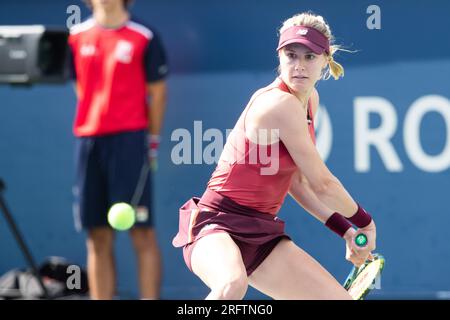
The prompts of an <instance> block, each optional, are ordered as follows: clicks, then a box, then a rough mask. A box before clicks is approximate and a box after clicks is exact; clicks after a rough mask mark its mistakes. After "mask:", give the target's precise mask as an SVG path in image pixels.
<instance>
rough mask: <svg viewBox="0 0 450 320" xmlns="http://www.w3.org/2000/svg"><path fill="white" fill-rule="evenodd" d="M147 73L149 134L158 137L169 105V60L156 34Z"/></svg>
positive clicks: (147, 55) (149, 49) (148, 54)
mask: <svg viewBox="0 0 450 320" xmlns="http://www.w3.org/2000/svg"><path fill="white" fill-rule="evenodd" d="M144 62H145V72H146V77H147V94H148V98H149V108H150V109H149V112H148V115H149V132H150V134H152V135H156V136H158V135H159V134H160V133H161V128H162V123H163V120H164V114H165V110H166V104H167V85H166V80H165V79H166V77H167V74H168V67H167V59H166V53H165V50H164V47H163V45H162V42H161V39H160V37H159V36H158V34H157V33H156V32H153V37H152V39H150V42H149V44H148V46H147V48H146V52H145V61H144Z"/></svg>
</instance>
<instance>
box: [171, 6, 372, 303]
mask: <svg viewBox="0 0 450 320" xmlns="http://www.w3.org/2000/svg"><path fill="white" fill-rule="evenodd" d="M332 41H333V37H332V35H331V31H330V27H329V26H328V25H327V23H326V22H325V21H324V19H323V18H322V17H321V16H318V15H314V14H312V13H309V12H308V13H301V14H298V15H295V16H293V17H291V18H290V19H288V20H286V21H285V22H284V23H283V26H282V27H281V29H280V37H279V45H278V48H277V51H278V56H279V63H280V66H279V76H278V77H277V78H276V79H275V81H274V82H273V83H272V84H270V85H269V86H267V87H265V88H263V89H260V90H258V91H257V92H256V93H255V94H254V95H253V96H252V98H251V99H250V102H249V103H248V105H247V106H246V108H245V109H244V111H243V113H242V114H241V116H240V118H239V119H238V121H237V123H236V125H235V127H234V129H233V131H232V133H231V134H230V135H229V137H228V140H227V143H226V145H225V148H224V151H223V153H222V154H221V157H220V160H219V163H218V165H217V168H216V170H215V171H214V173H213V174H212V177H211V179H210V181H209V182H208V187H207V188H206V191H205V193H204V194H203V196H202V197H201V198H200V199H199V198H192V199H190V200H189V201H187V202H186V203H185V204H184V205H183V206H182V207H181V208H180V225H179V232H178V234H177V235H176V237H175V238H174V240H173V244H174V246H176V247H183V255H184V258H185V261H186V264H187V265H188V267H189V269H190V270H192V271H193V272H194V273H195V274H196V275H197V276H198V277H199V278H200V279H201V280H202V281H203V282H204V283H205V284H206V285H207V286H208V287H209V288H210V289H211V292H210V293H209V295H208V296H207V297H206V298H207V299H242V298H243V297H244V296H245V293H246V291H247V288H248V285H251V286H253V287H254V288H256V289H257V290H259V291H261V292H263V293H264V294H266V295H268V296H270V297H272V298H274V299H350V296H349V294H348V293H347V291H346V290H345V289H344V288H343V287H342V286H341V285H340V284H339V283H338V282H337V281H336V279H335V278H334V277H333V276H332V275H331V274H330V273H328V272H327V271H326V270H325V269H324V268H323V267H322V266H321V265H320V264H319V263H318V262H317V261H316V260H315V259H314V258H312V257H311V256H310V255H309V254H307V253H306V252H305V251H304V250H302V249H301V248H300V247H298V246H297V245H296V244H295V243H294V242H293V241H292V240H291V239H290V238H289V236H288V235H287V234H286V233H285V228H284V222H283V221H282V220H280V219H279V218H278V217H277V213H278V211H279V209H280V207H281V206H282V203H283V201H284V199H285V196H286V194H287V193H290V195H291V196H292V197H293V198H294V199H295V200H296V201H297V202H298V203H299V204H300V205H302V206H303V208H304V209H305V210H306V211H308V212H309V213H311V214H312V215H314V216H315V217H316V218H318V219H319V220H320V221H322V222H323V223H325V225H326V226H328V227H329V228H330V229H331V230H333V231H334V232H336V233H337V234H339V235H340V236H342V237H343V238H344V239H345V240H346V247H347V253H346V258H347V260H349V261H351V262H353V263H354V264H355V265H361V264H362V263H363V262H364V261H365V260H366V259H367V258H368V257H369V255H370V252H371V251H372V250H374V249H375V240H376V228H375V223H374V222H373V220H372V218H371V216H370V215H369V214H368V213H367V212H366V211H365V210H364V209H363V208H362V207H361V206H360V205H358V204H357V203H356V202H355V201H354V200H353V199H352V197H351V196H350V195H349V193H348V192H347V191H346V189H345V188H344V187H343V186H342V184H341V183H340V181H339V180H338V179H337V178H336V177H335V176H333V174H332V173H331V172H330V171H329V170H328V168H327V167H326V165H325V164H324V162H323V161H322V159H321V158H320V156H319V154H318V152H317V150H316V148H315V145H314V143H315V137H314V121H313V119H314V114H315V112H316V110H317V108H318V105H319V95H318V93H317V91H316V89H315V85H316V83H317V81H318V80H319V79H321V78H327V77H329V75H331V76H333V77H334V78H335V79H338V78H339V77H341V76H343V73H344V70H343V68H342V66H341V65H340V64H338V63H337V62H335V61H334V59H333V54H334V53H335V52H336V50H339V47H338V46H335V45H331V42H332ZM263 155H266V156H268V157H264V156H263ZM267 158H269V159H267ZM352 224H353V225H355V226H356V227H357V228H359V229H360V230H358V232H359V231H362V232H364V233H365V234H366V236H367V238H368V244H367V246H365V247H364V248H358V247H357V246H356V245H355V244H354V237H355V232H356V231H355V229H354V228H353V227H352Z"/></svg>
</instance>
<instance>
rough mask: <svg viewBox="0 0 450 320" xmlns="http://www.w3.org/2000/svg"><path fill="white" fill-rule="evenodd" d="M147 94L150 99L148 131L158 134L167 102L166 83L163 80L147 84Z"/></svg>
mask: <svg viewBox="0 0 450 320" xmlns="http://www.w3.org/2000/svg"><path fill="white" fill-rule="evenodd" d="M147 94H148V96H149V100H150V108H149V113H148V115H149V132H150V134H152V135H159V134H160V132H161V128H162V123H163V120H164V114H165V111H166V104H167V85H166V81H165V80H159V81H156V82H152V83H148V84H147Z"/></svg>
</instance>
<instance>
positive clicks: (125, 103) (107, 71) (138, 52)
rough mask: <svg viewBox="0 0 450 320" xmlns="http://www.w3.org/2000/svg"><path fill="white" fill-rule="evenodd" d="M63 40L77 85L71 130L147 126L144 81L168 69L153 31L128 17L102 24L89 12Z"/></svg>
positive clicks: (85, 133) (104, 131)
mask: <svg viewBox="0 0 450 320" xmlns="http://www.w3.org/2000/svg"><path fill="white" fill-rule="evenodd" d="M69 46H70V49H71V50H70V52H71V58H72V67H73V73H74V76H75V78H76V81H77V91H78V106H77V112H76V116H75V123H74V134H75V135H76V136H78V137H82V136H98V135H105V134H112V133H118V132H123V131H133V130H141V129H145V128H147V127H148V103H147V92H146V84H147V83H149V82H154V81H158V80H161V79H163V78H164V77H165V76H166V75H167V73H168V68H167V64H166V55H165V52H164V48H163V47H162V44H161V41H160V40H159V37H158V36H157V34H156V33H155V31H154V30H151V29H150V28H148V27H146V26H144V25H143V24H140V23H137V22H134V21H132V20H129V21H127V22H126V23H125V24H124V25H122V26H120V27H118V28H115V29H110V28H105V27H102V26H101V25H99V24H98V23H97V22H95V20H94V19H93V18H90V19H88V20H86V21H84V22H83V23H80V24H78V25H76V26H74V27H73V28H72V29H71V30H70V36H69Z"/></svg>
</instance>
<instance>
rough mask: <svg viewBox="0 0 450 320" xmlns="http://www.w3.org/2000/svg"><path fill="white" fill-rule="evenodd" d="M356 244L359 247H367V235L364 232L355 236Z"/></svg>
mask: <svg viewBox="0 0 450 320" xmlns="http://www.w3.org/2000/svg"><path fill="white" fill-rule="evenodd" d="M355 244H356V245H357V246H358V247H361V248H362V247H365V246H366V245H367V236H366V235H365V234H364V233H358V234H357V235H356V236H355Z"/></svg>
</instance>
